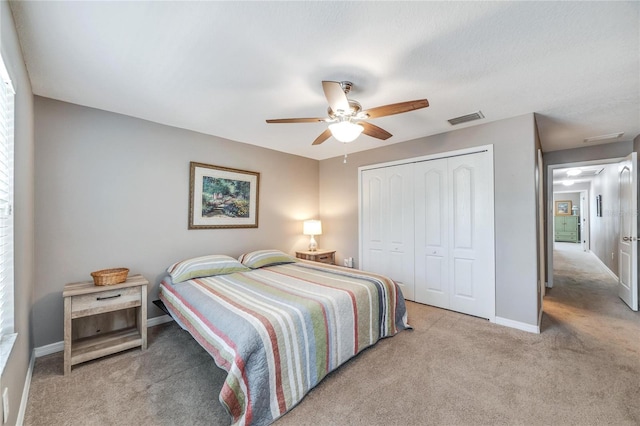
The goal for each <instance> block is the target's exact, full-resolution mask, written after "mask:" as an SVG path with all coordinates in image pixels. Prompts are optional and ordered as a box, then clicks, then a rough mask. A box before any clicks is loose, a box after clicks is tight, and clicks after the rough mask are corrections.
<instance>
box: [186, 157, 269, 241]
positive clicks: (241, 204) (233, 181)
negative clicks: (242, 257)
mask: <svg viewBox="0 0 640 426" xmlns="http://www.w3.org/2000/svg"><path fill="white" fill-rule="evenodd" d="M189 164H190V173H189V229H217V228H257V227H258V200H259V197H258V195H259V191H260V173H258V172H250V171H247V170H238V169H230V168H228V167H219V166H212V165H211V164H203V163H196V162H193V161H192V162H190V163H189Z"/></svg>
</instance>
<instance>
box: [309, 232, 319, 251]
mask: <svg viewBox="0 0 640 426" xmlns="http://www.w3.org/2000/svg"><path fill="white" fill-rule="evenodd" d="M316 250H318V243H317V242H316V239H315V238H313V235H312V236H311V239H310V240H309V251H316Z"/></svg>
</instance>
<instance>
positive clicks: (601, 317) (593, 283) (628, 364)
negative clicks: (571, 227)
mask: <svg viewBox="0 0 640 426" xmlns="http://www.w3.org/2000/svg"><path fill="white" fill-rule="evenodd" d="M543 306H544V314H543V319H542V325H541V328H542V333H545V332H546V331H551V330H553V331H555V332H559V336H557V337H556V338H561V337H560V336H563V337H562V338H563V339H566V341H565V343H567V344H568V345H569V346H568V347H567V348H571V349H570V350H572V351H575V353H576V354H578V353H580V354H584V355H588V357H589V358H590V361H589V362H590V363H593V367H592V368H593V370H594V371H602V369H603V368H604V369H608V370H611V369H613V370H614V371H620V369H622V370H626V371H627V372H628V374H629V376H628V377H630V376H635V377H636V385H635V386H634V387H635V396H634V397H635V398H636V399H638V398H640V385H638V384H637V383H638V382H637V377H640V313H639V312H634V311H632V310H631V309H629V307H628V306H627V305H626V304H625V303H624V302H623V301H622V300H621V299H620V298H619V297H618V289H617V281H616V280H615V279H614V278H613V276H612V275H610V274H609V273H608V272H607V271H606V270H605V269H604V267H603V266H602V264H601V263H600V262H599V260H598V259H597V258H596V257H595V255H594V254H592V253H586V252H583V251H577V250H573V249H572V247H569V248H568V249H567V248H566V247H563V246H556V247H555V249H554V286H553V288H551V289H549V288H548V289H547V293H546V295H545V297H544V305H543ZM567 348H565V349H567ZM629 397H631V395H629Z"/></svg>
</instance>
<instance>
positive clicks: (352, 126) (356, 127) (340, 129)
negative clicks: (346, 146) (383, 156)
mask: <svg viewBox="0 0 640 426" xmlns="http://www.w3.org/2000/svg"><path fill="white" fill-rule="evenodd" d="M329 130H330V131H331V135H333V137H334V138H336V139H337V140H339V141H340V142H345V143H346V142H353V141H354V140H356V139H357V138H358V136H360V133H362V131H363V130H364V127H362V126H361V125H360V124H356V123H352V122H350V121H340V122H338V123H333V124H330V125H329Z"/></svg>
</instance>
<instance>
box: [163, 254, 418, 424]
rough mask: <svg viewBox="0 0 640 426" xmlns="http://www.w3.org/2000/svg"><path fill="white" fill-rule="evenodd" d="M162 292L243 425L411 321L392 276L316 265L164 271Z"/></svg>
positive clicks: (274, 413) (276, 411)
mask: <svg viewBox="0 0 640 426" xmlns="http://www.w3.org/2000/svg"><path fill="white" fill-rule="evenodd" d="M160 299H161V300H162V301H163V302H164V304H165V305H166V306H167V308H168V309H169V311H170V312H171V314H172V316H173V317H174V319H175V320H176V321H177V322H178V323H179V324H180V325H181V326H182V327H183V328H184V329H186V330H188V331H189V332H190V333H191V335H192V336H193V337H194V338H195V339H196V340H197V341H198V342H199V343H200V345H202V346H203V347H204V348H205V349H206V350H207V351H208V352H209V353H210V354H211V356H212V357H213V359H214V360H215V362H216V364H217V365H218V366H219V367H221V368H222V369H224V370H225V371H226V372H227V373H228V375H227V378H226V380H225V383H224V385H223V388H222V390H221V392H220V402H221V403H222V404H223V405H224V406H225V407H226V409H227V411H228V412H229V414H230V415H231V417H232V419H233V424H238V425H245V424H247V425H249V424H255V425H264V424H269V423H271V422H272V421H274V420H275V419H277V418H278V417H280V416H281V415H283V414H284V413H286V412H287V411H288V410H290V409H291V408H292V407H293V406H294V405H296V404H297V403H298V402H299V401H300V400H301V399H302V398H303V397H304V395H305V394H306V393H307V392H308V391H309V390H310V389H312V388H313V387H314V386H315V385H316V384H318V382H319V381H320V380H322V378H323V377H325V376H326V375H327V374H328V373H329V372H330V371H332V370H334V369H335V368H337V367H338V366H340V365H341V364H343V363H344V362H345V361H347V360H348V359H349V358H351V357H353V356H354V355H356V354H357V353H359V352H360V351H361V350H363V349H365V348H366V347H368V346H371V345H373V344H374V343H375V342H377V341H378V340H379V339H380V338H383V337H387V336H393V335H394V334H396V333H397V332H398V331H399V330H403V329H405V328H409V327H408V325H407V320H406V308H405V303H404V298H403V297H402V292H401V291H400V290H399V289H398V287H397V285H396V284H395V283H394V282H393V281H392V280H390V279H388V278H385V277H383V276H380V275H377V274H372V273H368V272H363V271H358V270H352V269H345V268H339V267H335V266H330V265H321V264H319V263H313V262H296V263H291V264H286V265H278V266H270V267H267V268H262V269H256V270H253V271H250V272H239V273H233V274H229V275H219V276H213V277H207V278H198V279H192V280H189V281H185V282H182V283H179V284H173V283H171V281H170V278H169V277H167V278H166V279H165V280H164V281H163V282H162V283H161V285H160Z"/></svg>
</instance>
